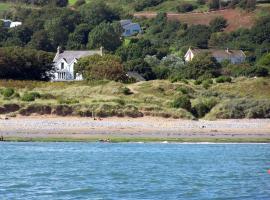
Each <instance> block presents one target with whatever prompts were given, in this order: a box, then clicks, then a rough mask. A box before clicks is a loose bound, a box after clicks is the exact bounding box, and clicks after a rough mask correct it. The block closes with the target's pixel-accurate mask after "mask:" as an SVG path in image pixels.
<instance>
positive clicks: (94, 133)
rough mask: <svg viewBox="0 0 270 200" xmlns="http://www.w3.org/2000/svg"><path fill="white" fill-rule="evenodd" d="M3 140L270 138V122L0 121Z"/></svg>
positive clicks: (146, 119)
mask: <svg viewBox="0 0 270 200" xmlns="http://www.w3.org/2000/svg"><path fill="white" fill-rule="evenodd" d="M0 135H1V136H3V137H4V138H52V137H53V138H73V139H74V138H75V139H76V138H80V139H87V138H88V139H89V138H111V137H118V138H162V139H166V138H168V139H170V138H230V139H232V138H267V139H270V119H239V120H237V119H229V120H217V121H205V120H199V121H192V120H182V119H164V118H155V117H143V118H104V119H98V120H94V119H92V118H79V117H54V116H31V117H16V118H9V119H7V120H4V119H2V120H0Z"/></svg>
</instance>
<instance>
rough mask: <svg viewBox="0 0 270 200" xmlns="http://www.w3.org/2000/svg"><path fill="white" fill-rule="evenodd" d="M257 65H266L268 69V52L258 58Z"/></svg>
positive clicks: (269, 57)
mask: <svg viewBox="0 0 270 200" xmlns="http://www.w3.org/2000/svg"><path fill="white" fill-rule="evenodd" d="M257 65H258V66H262V67H267V68H268V69H270V53H268V54H265V55H264V56H262V57H261V58H260V60H259V61H258V62H257Z"/></svg>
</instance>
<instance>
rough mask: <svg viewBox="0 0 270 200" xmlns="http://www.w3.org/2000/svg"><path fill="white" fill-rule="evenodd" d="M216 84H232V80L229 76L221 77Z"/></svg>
mask: <svg viewBox="0 0 270 200" xmlns="http://www.w3.org/2000/svg"><path fill="white" fill-rule="evenodd" d="M216 82H217V83H225V82H227V83H230V82H232V78H231V77H229V76H220V77H218V78H216Z"/></svg>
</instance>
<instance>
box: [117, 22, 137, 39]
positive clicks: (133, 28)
mask: <svg viewBox="0 0 270 200" xmlns="http://www.w3.org/2000/svg"><path fill="white" fill-rule="evenodd" d="M120 24H121V26H122V28H123V33H122V36H124V37H130V36H133V35H136V34H138V33H141V32H142V29H141V26H140V24H138V23H132V21H131V20H130V19H125V20H121V21H120Z"/></svg>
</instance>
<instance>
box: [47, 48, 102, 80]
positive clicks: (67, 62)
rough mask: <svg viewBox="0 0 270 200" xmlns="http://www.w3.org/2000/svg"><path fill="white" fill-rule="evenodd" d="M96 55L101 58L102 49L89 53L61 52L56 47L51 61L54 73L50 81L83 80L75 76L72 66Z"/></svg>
mask: <svg viewBox="0 0 270 200" xmlns="http://www.w3.org/2000/svg"><path fill="white" fill-rule="evenodd" d="M96 54H97V55H101V56H102V55H103V48H102V47H101V48H100V50H91V51H62V50H61V48H60V47H58V48H57V52H56V55H55V57H54V59H53V62H54V67H55V72H54V77H53V78H52V81H73V80H77V81H79V80H83V77H82V75H81V74H75V72H74V65H75V63H77V62H78V60H79V59H80V58H82V57H86V56H91V55H96Z"/></svg>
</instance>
